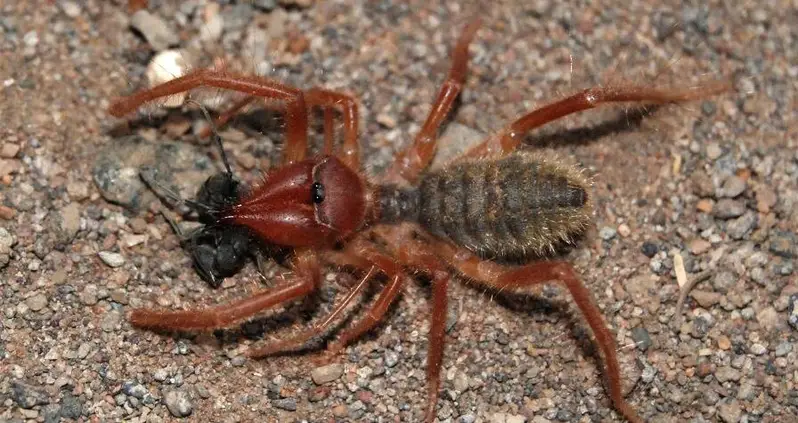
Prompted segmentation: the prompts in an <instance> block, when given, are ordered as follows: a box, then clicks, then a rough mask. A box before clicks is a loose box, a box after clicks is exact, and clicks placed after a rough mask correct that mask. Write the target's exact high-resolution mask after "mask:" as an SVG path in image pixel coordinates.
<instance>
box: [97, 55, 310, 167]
mask: <svg viewBox="0 0 798 423" xmlns="http://www.w3.org/2000/svg"><path fill="white" fill-rule="evenodd" d="M196 88H221V89H226V90H233V91H238V92H242V93H245V94H248V95H250V96H252V97H261V98H264V99H275V100H280V101H283V102H285V108H286V116H285V122H286V123H285V126H286V128H285V138H286V141H285V163H286V164H288V163H293V162H296V161H299V160H302V159H304V158H305V156H306V155H307V149H308V112H307V106H306V104H305V98H304V95H303V94H302V91H300V90H299V89H297V88H293V87H290V86H287V85H283V84H280V83H277V82H275V81H271V80H268V79H265V78H261V77H257V76H245V75H236V74H232V73H229V72H225V71H217V70H213V69H200V70H197V71H194V72H192V73H189V74H188V75H184V76H182V77H180V78H176V79H173V80H171V81H168V82H165V83H163V84H160V85H157V86H155V87H152V88H150V89H147V90H143V91H139V92H137V93H134V94H132V95H130V96H127V97H122V98H119V99H117V100H116V101H114V102H113V103H111V106H110V107H109V108H108V111H109V113H111V115H113V116H117V117H120V116H123V115H126V114H128V113H130V112H132V111H134V110H136V109H137V108H139V107H140V106H142V105H144V104H147V103H151V102H153V101H155V100H158V99H160V98H164V97H169V96H171V95H175V94H178V93H182V92H186V91H190V90H193V89H196ZM243 101H244V100H242V102H243ZM241 107H243V106H241Z"/></svg>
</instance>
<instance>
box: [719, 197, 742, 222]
mask: <svg viewBox="0 0 798 423" xmlns="http://www.w3.org/2000/svg"><path fill="white" fill-rule="evenodd" d="M743 213H745V203H743V202H742V201H738V200H732V199H730V198H724V199H722V200H720V201H718V202H717V203H716V204H715V207H714V208H713V214H714V215H715V217H717V218H720V219H731V218H734V217H740V216H742V215H743Z"/></svg>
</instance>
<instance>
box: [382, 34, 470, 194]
mask: <svg viewBox="0 0 798 423" xmlns="http://www.w3.org/2000/svg"><path fill="white" fill-rule="evenodd" d="M479 25H480V21H479V19H476V20H474V21H472V22H471V23H469V24H468V25H467V26H466V27H465V29H464V30H463V33H462V34H461V35H460V38H459V39H458V41H457V44H456V45H455V48H454V51H453V52H452V67H451V68H450V70H449V75H448V76H447V77H446V81H444V83H443V86H442V87H441V90H440V92H439V93H438V97H437V98H436V99H435V102H434V103H432V108H431V109H430V112H429V115H428V116H427V120H426V121H425V122H424V126H422V127H421V130H420V131H419V133H418V135H416V138H415V140H414V141H413V144H412V145H411V146H410V147H408V148H407V149H406V150H404V151H402V152H400V153H399V154H398V155H397V156H396V159H395V160H394V162H393V165H391V167H390V168H389V169H388V172H387V173H386V180H388V181H390V182H399V181H407V182H411V183H412V182H414V181H415V180H416V178H417V177H418V175H419V174H420V173H421V172H422V171H423V170H424V169H426V168H427V166H428V165H429V163H430V162H431V161H432V158H433V157H434V156H435V147H436V144H437V140H438V129H439V128H440V126H441V124H442V123H443V120H444V119H445V118H446V116H447V115H448V114H449V112H450V111H451V110H452V105H453V104H454V101H455V99H457V96H458V95H459V94H460V91H461V90H462V88H463V85H464V84H465V78H466V72H467V71H468V45H469V44H471V40H473V39H474V35H475V34H476V32H477V29H479Z"/></svg>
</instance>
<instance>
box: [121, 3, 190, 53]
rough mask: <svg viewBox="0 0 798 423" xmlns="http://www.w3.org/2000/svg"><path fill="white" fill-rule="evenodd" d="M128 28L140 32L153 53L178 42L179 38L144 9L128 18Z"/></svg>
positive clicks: (159, 19) (160, 20) (163, 22)
mask: <svg viewBox="0 0 798 423" xmlns="http://www.w3.org/2000/svg"><path fill="white" fill-rule="evenodd" d="M130 26H132V27H133V28H135V29H136V30H137V31H138V32H140V33H141V35H143V36H144V38H145V39H146V40H147V42H148V43H150V46H152V48H153V50H155V51H162V50H166V49H168V48H169V47H171V46H173V45H177V44H178V43H179V42H180V37H178V36H177V33H175V32H174V31H173V30H172V28H171V27H170V26H169V24H167V23H166V21H164V20H163V19H162V18H161V17H160V16H158V15H154V14H152V13H150V12H148V11H147V10H146V9H142V10H139V11H138V12H136V13H134V14H133V16H132V17H131V18H130Z"/></svg>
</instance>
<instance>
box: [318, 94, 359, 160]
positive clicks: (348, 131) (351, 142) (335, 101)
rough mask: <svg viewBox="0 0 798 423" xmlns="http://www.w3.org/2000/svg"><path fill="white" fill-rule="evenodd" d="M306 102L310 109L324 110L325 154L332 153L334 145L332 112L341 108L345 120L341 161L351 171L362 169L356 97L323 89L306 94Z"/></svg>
mask: <svg viewBox="0 0 798 423" xmlns="http://www.w3.org/2000/svg"><path fill="white" fill-rule="evenodd" d="M305 101H306V102H307V104H308V107H313V106H316V107H320V108H322V109H323V110H324V152H325V154H330V153H331V152H332V149H333V148H332V143H333V133H334V127H333V115H332V110H333V108H335V107H336V106H341V108H342V111H343V120H344V142H343V146H342V148H341V152H340V154H339V156H340V159H341V161H343V162H344V163H346V164H347V165H348V166H349V167H350V168H351V169H358V168H359V167H360V153H359V149H358V144H357V131H358V125H359V123H358V117H359V116H358V111H357V102H356V101H355V99H354V97H352V96H350V95H347V94H342V93H339V92H335V91H329V90H325V89H323V88H311V89H310V90H308V91H307V92H305Z"/></svg>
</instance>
